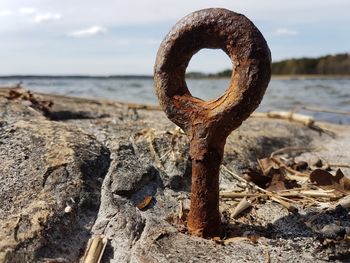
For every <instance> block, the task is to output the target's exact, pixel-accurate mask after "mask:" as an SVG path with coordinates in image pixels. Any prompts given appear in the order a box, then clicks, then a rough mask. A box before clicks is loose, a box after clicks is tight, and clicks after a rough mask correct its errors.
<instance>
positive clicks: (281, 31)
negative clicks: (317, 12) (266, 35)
mask: <svg viewBox="0 0 350 263" xmlns="http://www.w3.org/2000/svg"><path fill="white" fill-rule="evenodd" d="M274 34H275V35H276V36H296V35H298V34H299V33H298V31H296V30H293V29H288V28H278V29H276V30H275V31H274Z"/></svg>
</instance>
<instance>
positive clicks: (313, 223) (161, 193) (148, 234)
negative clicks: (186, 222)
mask: <svg viewBox="0 0 350 263" xmlns="http://www.w3.org/2000/svg"><path fill="white" fill-rule="evenodd" d="M34 96H35V98H36V99H37V102H38V103H39V104H38V103H35V102H33V101H30V100H28V99H27V98H26V97H25V96H19V97H17V98H13V97H11V96H9V90H8V89H3V90H0V118H1V119H0V157H1V162H0V262H11V263H12V262H78V261H79V258H81V257H82V255H83V253H84V250H85V247H86V243H87V241H88V239H89V238H90V237H91V236H93V235H98V234H103V235H105V236H107V238H108V244H107V248H106V251H105V253H104V256H103V258H102V262H118V263H119V262H120V263H124V262H131V263H134V262H135V263H141V262H215V261H217V262H326V261H329V260H332V261H338V262H344V260H345V259H347V258H349V257H350V254H349V248H350V245H349V243H344V242H338V243H336V242H337V240H338V239H339V236H341V235H343V236H344V235H345V234H346V230H347V229H349V227H350V218H349V211H348V210H346V209H341V208H340V209H336V210H332V211H327V212H324V211H322V210H320V209H318V208H314V207H313V208H306V209H302V208H301V209H300V213H299V214H291V213H289V212H288V211H287V210H286V209H285V208H283V207H281V206H280V205H278V204H276V203H274V202H271V201H266V202H264V203H258V204H256V205H255V206H254V207H253V208H251V210H250V211H249V212H248V213H244V214H243V215H242V216H241V217H239V218H238V219H237V220H235V223H234V224H231V225H229V228H228V229H229V230H228V232H227V234H228V235H229V234H230V235H231V236H232V235H233V236H235V237H239V238H237V240H233V241H232V242H230V243H229V244H226V245H220V244H217V243H215V242H214V241H212V240H205V239H200V238H197V237H193V236H189V235H187V234H186V232H185V231H184V228H183V227H182V226H181V224H180V225H179V224H175V223H174V218H176V217H177V216H178V215H179V208H180V207H183V209H182V210H183V211H187V209H188V208H189V190H190V180H191V162H190V158H189V156H188V148H189V145H188V140H187V138H186V136H185V135H184V134H183V133H182V132H181V131H180V130H179V129H177V128H176V126H175V125H173V124H172V123H171V122H170V121H168V120H167V119H166V118H165V115H164V114H163V113H162V112H160V111H152V110H149V109H148V110H147V109H142V107H139V106H130V105H129V106H128V105H126V104H122V103H116V102H108V101H95V100H88V99H78V98H67V97H62V96H53V95H51V96H50V95H42V94H41V95H40V94H34ZM43 101H52V102H53V105H52V106H50V108H49V111H46V110H44V111H43V110H42V109H43V107H38V105H39V106H40V103H42V102H43ZM324 125H325V127H326V128H327V130H332V131H333V132H334V134H335V135H334V134H333V135H332V134H331V133H328V134H327V133H322V132H319V131H315V130H312V129H310V128H308V127H304V126H302V125H299V124H295V123H290V122H288V121H282V120H273V119H257V118H250V119H248V120H247V121H246V122H244V124H243V125H242V126H241V127H240V128H239V129H238V130H236V131H235V132H233V133H232V134H231V135H230V136H229V138H228V140H227V143H226V148H225V157H224V165H225V166H226V167H227V168H229V169H230V170H232V171H234V172H237V173H243V172H246V171H248V170H250V169H252V168H255V167H256V166H257V159H258V158H263V157H266V156H269V155H270V154H271V153H272V152H273V151H275V150H278V149H280V148H282V147H288V146H294V147H295V146H303V147H314V148H315V147H316V148H317V151H316V150H315V151H312V150H310V151H308V152H307V153H304V154H303V155H301V156H299V157H298V158H300V159H302V160H310V161H309V163H314V162H315V161H314V159H317V158H318V159H322V160H323V161H327V162H328V163H348V162H349V156H350V136H349V135H348V134H349V131H350V127H349V126H337V125H330V124H324ZM343 172H344V174H346V175H350V173H349V172H350V171H349V169H343ZM220 178H221V179H220V180H221V182H220V188H221V190H232V189H234V188H235V187H237V181H236V180H235V179H234V178H233V177H232V176H231V175H230V174H229V173H227V172H225V170H222V171H221V174H220ZM149 196H151V197H152V200H151V202H150V204H148V205H147V206H146V207H145V208H143V209H139V208H138V207H137V206H138V205H139V204H140V203H141V202H142V201H143V200H144V199H145V197H149ZM234 205H235V204H230V202H222V203H221V204H220V207H221V210H222V214H223V219H224V220H227V218H225V217H229V214H230V211H231V210H232V209H233V207H234ZM67 208H68V209H67ZM182 210H180V211H182ZM67 211H68V212H67ZM315 218H317V219H315ZM230 222H232V221H230ZM229 232H230V233H229ZM243 237H248V238H243ZM254 237H258V238H254ZM240 238H241V239H240ZM329 238H330V239H332V240H334V242H333V243H332V242H331V243H329V242H328V243H327V242H325V240H326V239H329Z"/></svg>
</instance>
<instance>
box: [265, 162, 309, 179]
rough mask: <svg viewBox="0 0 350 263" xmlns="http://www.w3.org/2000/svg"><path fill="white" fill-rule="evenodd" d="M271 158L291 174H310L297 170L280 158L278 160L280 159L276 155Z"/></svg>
mask: <svg viewBox="0 0 350 263" xmlns="http://www.w3.org/2000/svg"><path fill="white" fill-rule="evenodd" d="M271 160H272V161H273V162H274V163H276V164H278V165H279V166H281V167H283V168H284V169H285V170H287V171H288V172H290V173H291V174H294V175H299V176H303V177H305V176H307V177H308V176H309V175H308V174H305V173H301V172H299V171H297V170H294V169H293V168H290V167H288V166H287V165H285V164H284V163H283V162H281V161H280V160H278V159H277V158H275V157H271Z"/></svg>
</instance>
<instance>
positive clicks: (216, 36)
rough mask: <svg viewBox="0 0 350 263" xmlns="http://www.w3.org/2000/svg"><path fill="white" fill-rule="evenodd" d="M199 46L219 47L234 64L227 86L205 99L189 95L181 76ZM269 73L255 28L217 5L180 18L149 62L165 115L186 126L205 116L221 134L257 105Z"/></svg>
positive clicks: (265, 51) (266, 55)
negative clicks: (155, 57)
mask: <svg viewBox="0 0 350 263" xmlns="http://www.w3.org/2000/svg"><path fill="white" fill-rule="evenodd" d="M203 48H214V49H222V50H223V51H224V52H225V53H226V54H227V55H228V56H229V57H230V59H231V61H232V62H233V64H234V67H233V71H232V76H231V82H230V85H229V87H228V89H227V90H226V92H225V93H224V94H223V95H222V96H221V97H219V98H217V99H214V100H210V101H203V100H201V99H198V98H195V97H193V96H192V95H191V93H190V91H189V90H188V88H187V84H186V81H185V73H186V68H187V66H188V63H189V61H190V59H191V57H192V56H193V55H194V54H195V53H196V52H198V51H199V50H200V49H203ZM208 63H210V62H208ZM270 75H271V55H270V50H269V48H268V45H267V43H266V41H265V39H264V37H263V36H262V34H261V33H260V31H259V30H258V29H257V28H256V27H255V26H254V24H253V23H252V22H251V21H250V20H249V19H247V18H246V17H245V16H244V15H241V14H237V13H235V12H232V11H229V10H227V9H222V8H211V9H204V10H200V11H197V12H194V13H192V14H190V15H188V16H186V17H184V18H183V19H181V20H180V21H179V22H178V23H177V24H176V25H175V26H174V27H173V28H172V29H171V31H170V32H169V33H168V35H167V36H166V37H165V39H164V40H163V42H162V44H161V45H160V48H159V50H158V53H157V59H156V63H155V67H154V80H155V89H156V93H157V96H158V98H159V101H160V104H161V107H162V108H163V110H164V111H165V113H166V115H167V116H168V118H169V119H170V120H172V121H173V122H174V123H176V124H177V125H179V126H180V127H181V128H182V129H184V130H185V131H186V132H188V131H189V130H191V129H192V128H193V126H194V125H196V124H198V123H203V122H205V123H207V126H208V127H209V126H210V127H211V128H212V129H213V130H216V131H217V132H219V133H220V132H221V133H222V134H223V135H224V136H227V135H228V134H229V133H230V132H231V131H232V130H233V129H235V128H237V127H238V126H240V124H241V123H242V121H243V120H245V119H246V118H247V117H248V116H249V115H250V114H251V112H253V111H254V110H255V109H256V107H257V106H258V105H259V103H260V101H261V100H262V97H263V95H264V93H265V90H266V88H267V85H268V83H269V81H270Z"/></svg>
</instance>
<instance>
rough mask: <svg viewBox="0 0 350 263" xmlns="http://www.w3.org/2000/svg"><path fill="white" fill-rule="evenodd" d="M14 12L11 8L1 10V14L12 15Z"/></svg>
mask: <svg viewBox="0 0 350 263" xmlns="http://www.w3.org/2000/svg"><path fill="white" fill-rule="evenodd" d="M12 14H13V12H12V11H11V10H0V16H10V15H12Z"/></svg>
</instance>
